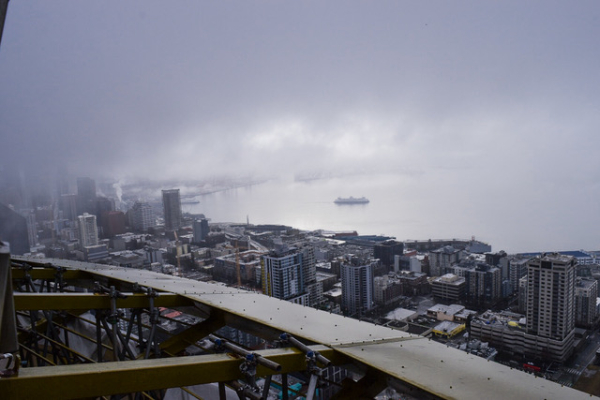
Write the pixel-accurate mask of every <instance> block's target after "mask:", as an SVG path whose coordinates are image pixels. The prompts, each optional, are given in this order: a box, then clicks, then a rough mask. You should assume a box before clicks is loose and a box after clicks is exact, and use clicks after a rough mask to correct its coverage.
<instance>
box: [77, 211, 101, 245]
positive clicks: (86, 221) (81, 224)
mask: <svg viewBox="0 0 600 400" xmlns="http://www.w3.org/2000/svg"><path fill="white" fill-rule="evenodd" d="M77 224H78V228H79V244H80V245H81V247H82V248H83V247H87V246H96V245H97V244H98V227H97V226H96V216H95V215H92V214H88V213H84V214H83V215H80V216H79V217H77Z"/></svg>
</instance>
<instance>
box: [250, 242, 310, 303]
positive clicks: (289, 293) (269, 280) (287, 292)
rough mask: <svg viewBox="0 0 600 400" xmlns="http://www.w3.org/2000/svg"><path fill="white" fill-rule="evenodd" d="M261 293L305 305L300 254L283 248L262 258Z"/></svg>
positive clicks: (294, 250) (306, 297)
mask: <svg viewBox="0 0 600 400" xmlns="http://www.w3.org/2000/svg"><path fill="white" fill-rule="evenodd" d="M261 261H262V265H261V268H262V285H263V293H264V294H266V295H267V296H271V297H277V298H278V299H282V300H288V301H292V302H294V303H300V304H304V305H307V303H308V300H309V296H308V294H306V293H305V292H304V279H303V275H302V253H301V252H299V251H297V250H296V249H295V248H287V247H283V248H280V249H278V250H274V251H271V252H270V253H269V254H268V255H265V256H263V257H262V260H261Z"/></svg>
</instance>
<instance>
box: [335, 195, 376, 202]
mask: <svg viewBox="0 0 600 400" xmlns="http://www.w3.org/2000/svg"><path fill="white" fill-rule="evenodd" d="M368 202H369V199H367V198H366V197H359V198H354V197H352V196H350V197H346V198H344V197H338V198H337V199H335V201H334V203H335V204H367V203H368Z"/></svg>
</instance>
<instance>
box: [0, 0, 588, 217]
mask: <svg viewBox="0 0 600 400" xmlns="http://www.w3.org/2000/svg"><path fill="white" fill-rule="evenodd" d="M599 73H600V3H598V2H597V1H576V2H566V1H548V0H544V1H526V2H523V1H501V2H500V1H495V2H492V1H486V2H482V1H470V2H460V1H439V2H436V1H432V2H428V1H424V2H422V1H377V2H368V1H359V2H358V1H349V0H343V1H210V2H209V1H164V0H162V1H148V0H144V1H126V2H123V1H74V0H73V1H60V0H54V1H46V0H38V1H33V0H13V1H11V2H10V4H9V9H8V15H7V18H6V24H5V28H4V35H3V38H2V45H1V48H0V121H1V128H0V129H1V131H0V135H1V138H2V145H3V147H5V148H10V151H9V154H8V156H9V157H11V158H12V159H21V160H22V159H23V157H26V159H27V160H28V161H33V162H34V163H35V162H40V163H42V162H45V163H47V162H48V160H52V161H54V160H67V161H68V165H69V169H70V172H71V173H74V174H76V175H83V174H88V175H92V176H97V175H100V171H103V172H104V173H105V174H106V175H112V176H117V177H125V176H140V177H161V178H162V177H165V178H168V177H180V176H189V177H194V176H202V175H210V174H216V173H222V172H228V173H239V172H240V171H245V172H249V173H256V174H275V173H278V174H279V173H284V174H289V175H293V174H294V173H299V172H306V171H320V170H325V171H336V170H347V169H350V170H362V171H372V170H382V169H386V170H394V171H399V172H402V173H411V174H425V175H426V174H432V173H435V171H442V172H443V173H441V174H440V176H443V177H444V179H454V180H458V179H460V178H461V177H467V181H470V182H477V181H479V180H486V181H488V182H496V185H499V186H500V187H502V188H505V189H506V190H510V188H515V187H516V188H518V190H522V189H523V188H526V187H528V186H531V185H545V184H551V185H559V186H560V185H566V186H579V185H585V186H586V188H587V189H586V192H583V193H580V194H581V195H585V196H588V195H590V196H591V195H594V196H596V198H597V195H598V193H599V192H600V188H599V181H600V168H599V167H600V166H599V164H600V161H599V160H600V157H599V156H598V147H599V146H598V144H599V142H600V135H598V127H599V126H600V124H599V123H600V112H599V110H600V90H599V89H600V79H599ZM4 162H6V160H5V161H4ZM41 165H44V164H41ZM595 211H597V210H595Z"/></svg>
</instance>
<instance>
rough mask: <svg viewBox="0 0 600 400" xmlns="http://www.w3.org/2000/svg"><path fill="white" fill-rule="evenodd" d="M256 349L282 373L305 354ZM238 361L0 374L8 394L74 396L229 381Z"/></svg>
mask: <svg viewBox="0 0 600 400" xmlns="http://www.w3.org/2000/svg"><path fill="white" fill-rule="evenodd" d="M312 349H313V350H315V351H319V352H320V353H321V354H323V355H324V356H325V357H327V358H329V359H331V360H332V361H333V362H334V363H336V362H338V363H340V362H345V361H346V360H347V359H345V358H344V357H343V356H341V355H340V356H337V355H336V354H334V350H332V349H330V348H328V347H325V346H314V347H313V348H312ZM257 353H259V354H261V355H263V356H264V357H266V358H268V359H270V360H272V361H274V362H276V363H278V364H280V365H281V366H282V371H280V373H289V372H293V371H302V370H304V369H305V368H306V364H305V356H304V354H303V353H301V352H300V351H299V350H296V349H272V350H261V351H258V352H257ZM340 357H342V358H340ZM241 362H242V360H241V359H239V358H232V357H231V356H229V355H227V354H211V355H203V356H194V357H176V358H160V359H151V360H139V361H123V362H106V363H98V364H78V365H64V366H63V365H59V366H55V367H41V368H40V367H36V368H21V370H20V373H19V376H17V377H12V378H7V379H0V393H1V394H2V397H3V398H8V399H29V398H44V399H73V398H86V397H87V398H89V397H97V396H104V395H111V394H119V393H133V392H140V391H148V390H158V389H167V388H171V387H182V386H191V385H199V384H205V383H211V382H222V381H231V380H236V379H240V378H241V373H240V369H239V365H240V363H241ZM269 374H273V371H271V370H269V369H267V368H265V367H262V366H260V365H259V366H258V368H257V375H258V376H264V375H269Z"/></svg>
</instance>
